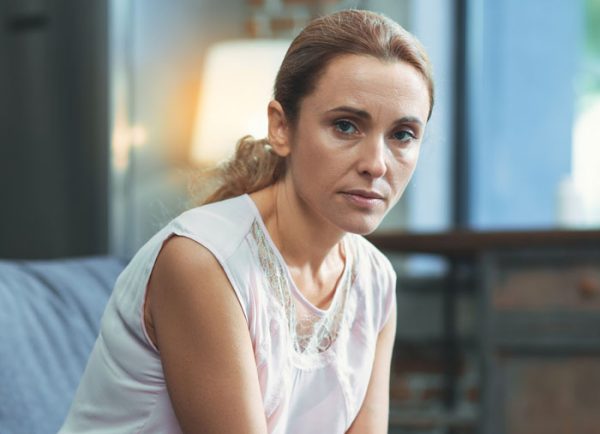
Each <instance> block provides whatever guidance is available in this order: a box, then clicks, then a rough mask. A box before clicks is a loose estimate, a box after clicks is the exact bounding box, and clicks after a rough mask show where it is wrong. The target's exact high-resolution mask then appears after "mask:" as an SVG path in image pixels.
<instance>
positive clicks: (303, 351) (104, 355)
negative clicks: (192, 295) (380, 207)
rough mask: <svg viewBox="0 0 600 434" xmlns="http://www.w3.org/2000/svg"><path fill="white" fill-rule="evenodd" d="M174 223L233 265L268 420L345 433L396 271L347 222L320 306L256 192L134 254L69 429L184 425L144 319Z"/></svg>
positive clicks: (180, 220)
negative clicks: (338, 267)
mask: <svg viewBox="0 0 600 434" xmlns="http://www.w3.org/2000/svg"><path fill="white" fill-rule="evenodd" d="M172 235H179V236H183V237H188V238H190V239H192V240H194V241H196V242H198V243H200V244H201V245H202V246H204V247H206V248H207V249H208V250H209V251H210V252H211V253H212V254H213V255H214V256H215V258H216V259H217V260H218V262H219V263H220V264H221V266H222V267H223V270H225V273H226V275H227V278H228V279H229V281H230V283H231V286H232V287H233V289H234V291H235V294H236V296H237V298H238V299H239V302H240V304H241V306H242V310H243V313H244V316H245V319H246V321H247V324H248V330H249V332H250V336H251V340H252V344H253V349H254V357H255V360H256V370H257V375H258V379H259V383H260V389H261V393H262V399H263V405H264V412H265V418H266V420H267V426H268V432H269V433H272V434H295V433H303V434H306V433H331V434H336V433H340V434H341V433H344V432H345V431H346V430H347V429H348V428H349V427H350V425H351V424H352V422H353V420H354V418H355V417H356V415H357V413H358V411H359V410H360V407H361V404H362V402H363V400H364V397H365V393H366V390H367V386H368V383H369V378H370V375H371V370H372V365H373V360H374V355H375V346H376V342H377V337H378V334H379V332H380V330H381V329H382V327H383V326H384V324H385V322H386V321H387V318H388V316H389V314H390V311H391V308H392V306H393V304H394V303H395V279H396V276H395V273H394V271H393V269H392V266H391V264H390V262H389V261H388V260H387V259H386V258H385V257H384V256H383V255H382V254H381V253H380V252H379V251H378V250H377V249H376V248H375V247H373V246H372V245H371V244H370V243H369V242H368V241H367V240H365V239H364V238H363V237H361V236H358V235H354V234H347V235H346V236H345V237H344V239H343V246H344V250H345V255H346V266H345V269H344V272H343V275H342V277H341V279H340V282H339V283H338V287H337V288H336V291H335V294H334V297H333V300H332V302H331V305H330V307H329V308H328V309H327V310H322V309H319V308H317V307H315V306H314V305H312V304H311V303H310V302H309V301H308V300H306V299H305V298H304V297H303V295H302V293H301V292H300V291H299V290H298V288H296V286H295V285H294V282H293V281H292V278H291V275H290V272H289V270H288V268H287V266H286V264H285V262H284V260H283V257H282V256H281V254H280V253H279V251H278V250H277V248H276V247H275V245H274V244H273V242H272V240H271V238H270V236H269V233H268V232H267V229H266V227H265V225H264V223H263V221H262V219H261V216H260V214H259V212H258V209H257V208H256V205H255V204H254V201H253V200H252V199H251V198H250V197H249V196H248V195H243V196H238V197H236V198H232V199H228V200H225V201H222V202H217V203H213V204H209V205H204V206H201V207H198V208H194V209H192V210H189V211H186V212H184V213H183V214H181V215H180V216H179V217H177V218H175V219H174V220H172V221H171V222H170V223H169V224H168V225H167V226H166V227H164V228H163V229H162V230H161V231H160V232H158V233H157V234H156V235H154V237H152V238H151V239H150V240H149V241H148V242H147V243H146V244H145V245H144V246H143V247H142V248H141V249H140V250H139V251H138V252H137V253H136V255H135V256H134V257H133V258H132V260H131V261H130V263H129V264H128V266H127V267H126V268H125V270H124V271H123V272H122V274H121V275H120V276H119V278H118V279H117V282H116V284H115V288H114V290H113V293H112V295H111V298H110V300H109V302H108V305H107V307H106V310H105V313H104V315H103V317H102V321H101V327H100V332H99V336H98V338H97V340H96V343H95V345H94V348H93V350H92V353H91V355H90V358H89V361H88V364H87V366H86V369H85V372H84V374H83V376H82V379H81V382H80V384H79V387H78V389H77V392H76V394H75V398H74V400H73V403H72V405H71V408H70V411H69V414H68V416H67V419H66V421H65V423H64V425H63V427H62V428H61V430H60V431H59V433H60V434H70V433H95V434H104V433H106V434H108V433H110V434H116V433H127V434H131V433H153V434H157V433H165V434H167V433H168V434H174V433H180V432H181V429H180V428H179V425H178V423H177V419H176V417H175V414H174V412H173V409H172V406H171V403H170V400H169V396H168V393H167V389H166V384H165V378H164V375H163V371H162V366H161V360H160V353H159V351H158V349H157V348H156V347H155V346H154V345H153V343H152V341H151V340H150V339H149V337H148V334H147V331H146V329H145V325H144V319H143V317H144V316H143V304H144V299H145V291H146V288H147V284H148V280H149V277H150V273H151V271H152V268H153V266H154V263H155V260H156V257H157V256H158V253H159V251H160V249H161V247H162V245H163V243H164V242H165V240H167V239H168V238H169V237H170V236H172ZM199 285H201V282H199Z"/></svg>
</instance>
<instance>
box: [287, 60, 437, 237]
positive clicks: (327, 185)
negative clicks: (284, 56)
mask: <svg viewBox="0 0 600 434" xmlns="http://www.w3.org/2000/svg"><path fill="white" fill-rule="evenodd" d="M428 112H429V93H428V90H427V85H426V83H425V80H424V79H423V77H422V76H421V75H420V74H419V72H418V71H417V70H416V69H414V67H412V66H411V65H409V64H408V63H405V62H398V61H394V62H383V61H381V60H378V59H376V58H373V57H368V56H358V55H343V56H340V57H337V58H334V59H333V60H332V61H331V62H330V63H329V65H328V66H327V68H326V69H325V70H324V73H323V75H321V77H320V79H319V80H318V82H317V85H316V88H315V89H314V91H313V92H312V93H311V94H310V95H308V96H307V97H305V98H304V99H303V100H302V102H301V105H300V110H299V115H298V120H297V123H296V125H295V127H294V128H291V129H290V130H289V131H288V136H287V137H288V140H287V143H288V152H289V154H288V167H287V172H286V178H285V180H284V182H285V183H287V184H288V186H289V187H292V188H293V191H294V192H295V193H296V195H297V197H298V199H299V200H300V202H301V203H302V205H303V209H305V210H307V212H310V213H312V214H314V217H316V218H317V219H318V220H320V221H321V222H322V223H325V224H328V225H333V226H334V227H336V228H338V229H340V230H342V231H344V232H353V233H358V234H367V233H370V232H372V231H373V230H375V228H376V227H377V226H378V225H379V223H380V222H381V220H382V219H383V217H384V216H385V214H386V213H387V211H388V210H389V209H390V208H391V207H392V206H393V205H395V204H396V202H397V201H398V199H399V198H400V196H401V195H402V192H403V191H404V189H405V188H406V185H407V184H408V181H409V180H410V178H411V176H412V174H413V171H414V169H415V165H416V163H417V158H418V156H419V149H420V144H421V140H422V137H423V133H424V129H425V124H426V122H427V116H428ZM286 153H287V152H286Z"/></svg>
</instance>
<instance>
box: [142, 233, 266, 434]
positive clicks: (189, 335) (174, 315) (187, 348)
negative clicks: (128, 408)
mask: <svg viewBox="0 0 600 434" xmlns="http://www.w3.org/2000/svg"><path fill="white" fill-rule="evenodd" d="M146 302H147V304H148V310H149V313H150V317H151V322H152V327H153V333H154V336H155V339H156V344H157V346H158V349H159V352H160V357H161V361H162V364H163V370H164V374H165V380H166V383H167V389H168V391H169V396H170V399H171V403H172V405H173V409H174V411H175V415H176V416H177V419H178V421H179V424H180V426H181V428H182V430H183V432H184V433H195V432H202V433H222V432H236V433H249V434H250V433H252V434H255V433H256V434H259V433H260V434H264V433H266V432H267V428H266V421H265V415H264V408H263V405H262V397H261V393H260V387H259V383H258V375H257V371H256V363H255V360H254V353H253V348H252V342H251V339H250V335H249V332H248V326H247V323H246V320H245V317H244V314H243V311H242V308H241V306H240V304H239V302H238V300H237V298H236V295H235V293H234V290H233V288H232V287H231V284H230V283H229V280H228V279H227V277H226V275H225V272H224V271H223V269H222V268H221V266H220V264H219V263H218V261H217V260H216V259H215V257H214V256H213V255H212V254H211V253H210V252H209V251H208V250H207V249H206V248H205V247H203V246H201V245H199V244H197V243H196V242H194V241H192V240H190V239H188V238H184V237H173V238H171V239H170V240H169V241H167V242H166V243H165V245H164V247H163V248H162V250H161V252H160V254H159V256H158V258H157V261H156V264H155V266H154V270H153V272H152V276H151V278H150V282H149V284H148V298H147V301H146Z"/></svg>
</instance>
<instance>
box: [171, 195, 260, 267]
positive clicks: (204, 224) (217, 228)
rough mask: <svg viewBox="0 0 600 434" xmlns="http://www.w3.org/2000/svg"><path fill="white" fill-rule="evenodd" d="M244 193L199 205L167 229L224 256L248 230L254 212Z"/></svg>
mask: <svg viewBox="0 0 600 434" xmlns="http://www.w3.org/2000/svg"><path fill="white" fill-rule="evenodd" d="M250 200H251V199H250V198H249V197H248V196H247V195H242V196H237V197H233V198H231V199H226V200H223V201H220V202H214V203H210V204H207V205H202V206H199V207H196V208H192V209H190V210H188V211H185V212H183V213H182V214H180V215H179V216H178V217H176V218H175V219H174V220H173V221H171V223H170V224H169V232H172V233H174V234H175V235H180V236H185V237H187V238H191V239H193V240H195V241H197V242H199V243H200V244H202V245H203V246H205V247H207V248H208V249H209V250H211V251H212V252H213V254H217V256H219V257H220V259H223V258H226V257H228V256H229V255H230V254H231V253H232V252H233V251H235V249H236V248H237V247H238V246H239V245H240V243H241V242H242V241H243V240H244V239H245V237H246V235H247V234H248V233H249V231H250V229H251V227H252V224H253V222H254V221H255V220H256V215H255V212H254V209H253V208H252V204H251V203H250Z"/></svg>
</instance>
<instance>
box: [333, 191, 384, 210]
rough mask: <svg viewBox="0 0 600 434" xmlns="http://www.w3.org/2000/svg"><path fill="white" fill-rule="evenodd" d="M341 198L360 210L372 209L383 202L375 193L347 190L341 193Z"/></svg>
mask: <svg viewBox="0 0 600 434" xmlns="http://www.w3.org/2000/svg"><path fill="white" fill-rule="evenodd" d="M342 196H344V197H345V198H346V200H348V201H349V202H350V203H352V204H354V205H356V206H358V207H360V208H373V207H376V206H379V205H381V204H382V203H383V202H384V196H383V195H382V194H380V193H379V192H376V191H369V190H349V191H343V192H342Z"/></svg>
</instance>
